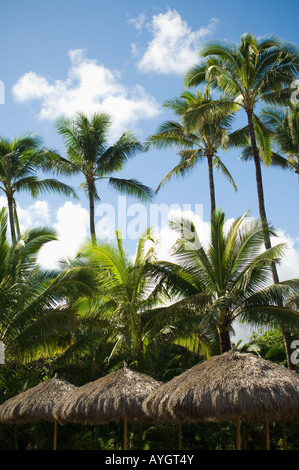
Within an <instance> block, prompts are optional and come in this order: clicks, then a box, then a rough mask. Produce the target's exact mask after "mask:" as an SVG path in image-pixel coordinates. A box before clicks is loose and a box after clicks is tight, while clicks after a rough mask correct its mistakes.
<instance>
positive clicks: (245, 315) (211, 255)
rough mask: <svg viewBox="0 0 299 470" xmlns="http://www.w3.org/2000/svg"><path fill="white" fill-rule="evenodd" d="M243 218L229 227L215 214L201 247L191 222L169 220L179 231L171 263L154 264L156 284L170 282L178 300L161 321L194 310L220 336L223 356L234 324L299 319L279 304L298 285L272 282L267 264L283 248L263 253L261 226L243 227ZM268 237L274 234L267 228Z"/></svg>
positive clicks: (249, 224) (287, 322)
mask: <svg viewBox="0 0 299 470" xmlns="http://www.w3.org/2000/svg"><path fill="white" fill-rule="evenodd" d="M245 216H246V214H244V215H243V216H242V217H240V218H238V219H236V220H235V221H233V222H232V223H231V225H230V226H227V223H226V219H225V215H224V213H223V212H222V211H221V210H216V211H215V212H214V214H213V216H212V219H211V232H210V242H209V244H208V246H206V247H205V246H204V245H203V244H202V242H201V241H200V237H199V234H198V233H197V231H196V227H195V226H194V223H193V222H192V221H190V220H188V219H184V218H182V219H180V220H177V221H172V225H171V226H172V228H173V229H174V230H175V231H176V232H177V233H178V240H177V242H176V244H175V246H174V247H173V255H174V261H173V262H172V263H169V262H162V263H161V262H158V263H156V266H155V270H156V282H158V281H159V282H163V283H165V282H171V283H172V284H173V286H176V289H177V292H180V294H181V298H180V299H179V300H178V301H177V302H174V303H173V304H172V305H171V306H166V307H164V309H163V310H164V312H163V315H164V318H165V321H166V318H167V315H168V314H170V315H172V314H173V311H175V310H176V309H177V310H180V311H181V313H182V314H185V312H184V310H185V311H186V312H188V311H189V312H190V311H192V310H193V312H195V313H196V314H197V319H198V322H200V323H201V325H202V326H204V325H206V326H207V327H213V329H214V330H215V331H217V333H218V337H219V344H220V350H221V352H225V351H227V350H229V349H230V348H231V343H230V333H231V332H232V331H233V330H232V329H233V325H234V322H235V321H236V320H237V319H239V320H240V321H242V322H246V323H251V324H254V325H267V326H269V325H276V326H277V325H290V324H297V325H298V321H299V317H298V312H297V311H295V310H292V309H291V308H287V307H282V306H281V301H282V300H284V299H285V298H288V296H289V295H290V293H291V292H292V290H294V291H297V292H298V287H299V281H298V280H293V281H285V282H281V283H278V284H271V283H270V280H271V265H272V263H273V262H277V261H278V260H279V259H280V257H281V255H282V252H283V245H281V244H280V245H277V246H274V247H272V248H269V249H267V250H265V249H263V243H264V230H265V229H264V227H263V225H262V223H261V222H260V221H258V220H255V219H253V220H251V221H248V222H247V224H245V220H244V219H245ZM268 230H269V231H270V233H271V234H272V235H274V234H275V231H274V230H273V229H272V228H271V227H268Z"/></svg>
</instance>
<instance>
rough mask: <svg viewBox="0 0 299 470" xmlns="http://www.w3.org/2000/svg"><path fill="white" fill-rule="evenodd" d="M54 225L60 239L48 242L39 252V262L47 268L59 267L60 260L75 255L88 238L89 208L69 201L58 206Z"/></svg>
mask: <svg viewBox="0 0 299 470" xmlns="http://www.w3.org/2000/svg"><path fill="white" fill-rule="evenodd" d="M53 226H54V228H55V229H56V231H57V238H58V240H57V241H56V240H55V241H53V242H49V243H47V245H45V246H44V247H43V248H42V249H41V251H40V254H39V263H40V264H41V265H42V266H43V267H44V268H47V269H54V268H57V266H58V263H59V261H60V260H62V259H65V258H72V257H74V256H75V255H76V253H77V251H78V249H79V248H80V246H81V245H82V244H83V243H84V242H85V240H86V239H87V238H88V236H89V213H88V210H86V209H84V208H83V207H82V206H81V204H80V203H73V202H70V201H67V202H65V203H64V204H63V206H61V207H59V208H58V210H57V213H56V222H55V223H54V225H53Z"/></svg>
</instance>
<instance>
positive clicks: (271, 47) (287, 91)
mask: <svg viewBox="0 0 299 470" xmlns="http://www.w3.org/2000/svg"><path fill="white" fill-rule="evenodd" d="M199 55H200V57H202V58H203V60H202V61H201V63H200V65H198V66H195V67H194V68H192V69H191V70H190V71H189V72H188V73H187V74H186V76H185V79H184V84H185V86H186V87H193V86H198V85H200V84H202V83H206V82H208V83H209V84H210V86H211V87H212V88H213V89H215V90H216V91H218V92H220V93H221V94H222V96H223V100H224V102H225V101H228V102H233V103H235V104H238V105H239V106H240V108H242V109H243V110H244V111H245V113H246V117H247V123H248V131H249V137H250V145H251V148H252V155H253V160H254V164H255V176H256V185H257V194H258V205H259V214H260V218H261V220H262V222H263V223H264V225H265V227H266V226H267V216H266V209H265V201H264V189H263V182H262V172H261V161H260V152H259V150H260V149H259V148H258V146H257V135H262V134H263V126H262V124H261V121H260V119H259V117H258V115H257V112H256V110H257V106H258V104H259V103H262V102H263V103H267V104H271V105H275V106H280V105H285V104H287V103H288V102H289V100H290V96H291V85H292V83H293V81H294V79H295V77H296V75H297V73H298V71H299V51H298V48H297V47H296V46H295V45H294V44H292V43H289V42H285V41H282V40H281V39H280V38H277V37H275V36H269V37H268V36H267V37H260V38H256V37H254V36H253V35H251V34H249V33H246V34H244V35H243V36H242V37H241V42H240V44H239V45H237V44H231V43H227V42H220V41H215V42H214V41H212V42H208V43H206V44H205V45H203V47H202V48H201V50H200V53H199ZM200 112H201V110H200V107H197V110H196V109H194V110H191V112H190V115H189V120H191V121H192V120H193V119H197V115H198V113H200ZM263 152H264V158H265V160H267V159H268V161H269V160H270V158H271V153H272V152H271V146H270V145H264V149H263ZM265 247H266V249H268V248H270V247H271V241H270V236H269V234H268V232H267V231H265ZM272 275H273V280H274V282H278V281H279V279H278V275H277V270H276V267H275V265H274V264H273V266H272Z"/></svg>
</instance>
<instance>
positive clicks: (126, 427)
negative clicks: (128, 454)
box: [124, 416, 128, 450]
mask: <svg viewBox="0 0 299 470" xmlns="http://www.w3.org/2000/svg"><path fill="white" fill-rule="evenodd" d="M124 450H128V421H127V417H126V416H124Z"/></svg>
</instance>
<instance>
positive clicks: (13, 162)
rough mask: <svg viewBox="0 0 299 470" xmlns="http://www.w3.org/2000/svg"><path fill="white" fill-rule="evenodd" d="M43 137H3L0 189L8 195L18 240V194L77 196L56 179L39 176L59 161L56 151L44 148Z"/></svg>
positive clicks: (12, 230) (13, 226) (0, 156)
mask: <svg viewBox="0 0 299 470" xmlns="http://www.w3.org/2000/svg"><path fill="white" fill-rule="evenodd" d="M41 143H42V142H41V139H40V138H39V137H37V136H35V135H32V136H31V135H29V136H24V137H18V138H16V139H13V140H6V139H4V138H3V137H0V189H1V190H2V191H3V192H4V194H5V196H6V198H7V204H8V211H9V220H10V229H11V238H12V241H13V242H15V241H16V237H17V235H16V230H17V231H18V235H20V233H19V226H18V217H17V210H16V200H15V194H16V193H18V192H21V191H29V192H30V193H31V196H32V197H36V196H37V195H38V194H40V193H42V192H49V191H51V192H56V193H58V194H64V195H67V196H70V195H72V196H73V197H76V193H75V191H74V190H73V189H72V188H71V187H70V186H68V185H67V184H64V183H62V182H60V181H57V180H55V179H51V178H47V179H39V178H38V176H36V173H37V172H38V171H43V170H44V169H45V167H46V165H47V164H49V161H50V160H51V159H52V158H55V160H59V156H58V155H57V154H55V153H54V152H53V151H51V150H49V149H46V148H42V147H41Z"/></svg>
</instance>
